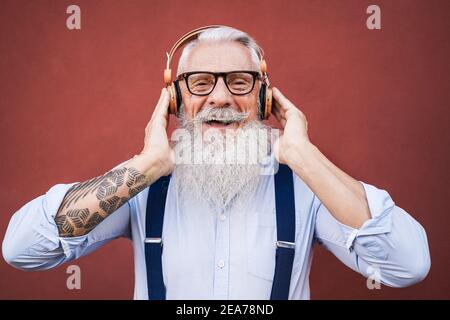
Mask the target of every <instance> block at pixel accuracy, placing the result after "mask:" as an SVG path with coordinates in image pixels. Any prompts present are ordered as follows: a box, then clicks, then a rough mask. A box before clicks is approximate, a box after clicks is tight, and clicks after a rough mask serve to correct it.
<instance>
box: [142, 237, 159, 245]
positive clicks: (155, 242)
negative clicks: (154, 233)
mask: <svg viewBox="0 0 450 320" xmlns="http://www.w3.org/2000/svg"><path fill="white" fill-rule="evenodd" d="M144 243H151V244H157V243H160V244H161V246H162V240H161V238H145V240H144Z"/></svg>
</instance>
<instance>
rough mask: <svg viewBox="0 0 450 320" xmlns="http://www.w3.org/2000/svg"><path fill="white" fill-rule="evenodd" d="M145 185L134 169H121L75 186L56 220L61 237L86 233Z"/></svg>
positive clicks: (142, 177)
mask: <svg viewBox="0 0 450 320" xmlns="http://www.w3.org/2000/svg"><path fill="white" fill-rule="evenodd" d="M148 184H149V182H148V179H146V177H145V175H143V174H141V173H140V172H139V171H138V170H136V169H135V168H131V167H130V168H127V167H122V168H118V169H115V170H112V171H110V172H108V173H107V174H105V175H103V176H100V177H97V178H94V179H91V180H89V181H86V182H83V183H79V184H76V185H74V186H73V187H72V188H70V189H69V191H68V192H67V194H66V196H65V197H64V199H63V202H62V203H61V206H60V208H59V210H58V213H57V214H56V217H55V222H56V225H57V226H58V230H59V234H60V236H63V237H74V236H80V235H84V234H86V233H88V232H89V231H90V230H92V229H93V228H94V227H95V226H97V225H98V224H99V223H100V222H102V221H103V219H105V218H106V217H107V216H108V215H110V214H111V213H113V212H114V211H116V210H117V209H118V208H120V207H121V206H122V205H123V204H124V203H126V202H127V201H128V200H129V199H130V198H132V197H134V196H135V195H136V194H138V193H139V192H141V191H142V190H144V189H145V188H146V187H147V186H148Z"/></svg>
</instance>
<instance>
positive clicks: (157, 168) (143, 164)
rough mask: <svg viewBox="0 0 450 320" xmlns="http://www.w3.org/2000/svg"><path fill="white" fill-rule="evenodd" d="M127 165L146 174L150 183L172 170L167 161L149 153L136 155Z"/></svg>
mask: <svg viewBox="0 0 450 320" xmlns="http://www.w3.org/2000/svg"><path fill="white" fill-rule="evenodd" d="M127 166H129V167H133V168H135V169H136V170H138V171H139V172H141V173H142V174H143V175H144V176H145V178H146V181H147V183H148V184H152V183H153V182H154V181H156V180H158V179H159V178H160V177H162V176H164V175H167V174H168V173H170V170H169V168H168V167H167V161H163V160H161V159H159V158H158V157H156V156H154V155H151V154H147V153H140V154H138V155H135V156H134V157H133V158H132V159H131V160H130V161H129V162H128V163H127Z"/></svg>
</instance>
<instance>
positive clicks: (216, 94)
mask: <svg viewBox="0 0 450 320" xmlns="http://www.w3.org/2000/svg"><path fill="white" fill-rule="evenodd" d="M232 100H233V98H232V94H231V92H230V91H228V88H227V86H226V84H225V79H224V78H223V77H219V79H217V83H216V86H215V87H214V90H213V91H212V92H211V93H210V94H209V96H208V100H207V101H206V103H207V104H208V105H209V106H215V107H229V106H230V105H231V104H232Z"/></svg>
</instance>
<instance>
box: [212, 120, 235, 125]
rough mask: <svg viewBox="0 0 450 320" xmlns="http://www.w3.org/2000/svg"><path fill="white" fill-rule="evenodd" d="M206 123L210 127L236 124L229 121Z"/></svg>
mask: <svg viewBox="0 0 450 320" xmlns="http://www.w3.org/2000/svg"><path fill="white" fill-rule="evenodd" d="M206 123H207V124H208V125H210V126H214V125H222V126H229V125H230V124H232V123H235V121H229V120H210V121H206Z"/></svg>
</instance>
